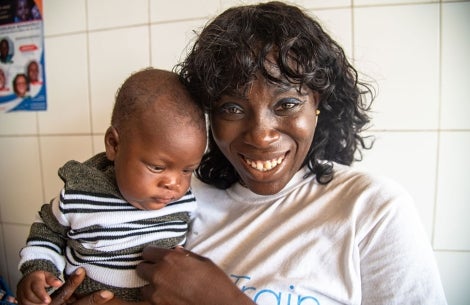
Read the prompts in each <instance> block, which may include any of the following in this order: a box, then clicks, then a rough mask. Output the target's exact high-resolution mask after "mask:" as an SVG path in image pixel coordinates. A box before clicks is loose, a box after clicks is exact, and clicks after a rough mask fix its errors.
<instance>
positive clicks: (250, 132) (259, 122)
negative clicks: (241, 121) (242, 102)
mask: <svg viewBox="0 0 470 305" xmlns="http://www.w3.org/2000/svg"><path fill="white" fill-rule="evenodd" d="M279 138H280V133H279V131H278V130H277V123H276V120H275V119H274V118H272V117H271V116H270V115H266V114H265V115H256V116H253V117H252V118H251V119H250V123H249V124H247V132H246V137H245V139H246V140H245V141H246V143H248V144H251V145H253V146H256V147H261V148H262V147H267V146H269V145H271V144H272V143H274V142H276V141H277V140H279Z"/></svg>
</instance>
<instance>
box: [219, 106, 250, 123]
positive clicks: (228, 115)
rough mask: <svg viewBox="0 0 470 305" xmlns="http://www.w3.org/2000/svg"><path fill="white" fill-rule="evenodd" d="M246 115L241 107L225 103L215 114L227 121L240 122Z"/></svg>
mask: <svg viewBox="0 0 470 305" xmlns="http://www.w3.org/2000/svg"><path fill="white" fill-rule="evenodd" d="M244 113H245V112H244V110H243V108H242V107H241V106H240V105H238V104H234V103H225V104H222V105H220V106H219V107H217V109H216V111H215V112H214V113H213V114H214V115H216V116H219V117H220V118H222V119H226V120H238V119H240V118H241V117H242V116H243V114H244Z"/></svg>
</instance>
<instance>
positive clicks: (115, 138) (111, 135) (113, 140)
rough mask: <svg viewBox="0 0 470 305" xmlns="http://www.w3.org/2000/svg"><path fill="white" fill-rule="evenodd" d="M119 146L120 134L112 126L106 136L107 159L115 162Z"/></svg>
mask: <svg viewBox="0 0 470 305" xmlns="http://www.w3.org/2000/svg"><path fill="white" fill-rule="evenodd" d="M118 146H119V133H118V131H117V129H116V128H114V127H113V126H110V127H109V128H108V130H106V133H105V135H104V147H105V149H106V157H107V158H108V159H109V160H110V161H114V158H115V156H116V153H117V150H118Z"/></svg>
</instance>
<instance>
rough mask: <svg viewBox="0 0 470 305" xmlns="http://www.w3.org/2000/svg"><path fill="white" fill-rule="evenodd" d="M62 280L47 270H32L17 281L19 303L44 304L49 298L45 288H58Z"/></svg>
mask: <svg viewBox="0 0 470 305" xmlns="http://www.w3.org/2000/svg"><path fill="white" fill-rule="evenodd" d="M60 286H62V281H61V280H59V279H58V278H57V277H56V276H55V275H54V274H52V273H50V272H47V271H41V270H39V271H34V272H31V273H29V274H27V275H25V276H24V277H23V278H22V279H21V281H20V282H19V283H18V288H17V298H18V302H19V304H21V305H46V304H49V303H50V302H51V298H50V296H49V294H48V293H47V291H46V288H49V287H53V288H58V287H60Z"/></svg>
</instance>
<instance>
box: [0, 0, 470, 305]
mask: <svg viewBox="0 0 470 305" xmlns="http://www.w3.org/2000/svg"><path fill="white" fill-rule="evenodd" d="M251 2H255V1H251ZM296 2H297V3H299V4H301V5H303V6H304V7H306V8H308V9H311V12H312V13H313V14H315V15H316V16H318V18H320V20H322V22H323V23H324V24H325V25H326V26H327V28H328V29H329V31H330V33H331V34H332V35H333V36H334V37H335V38H336V39H337V40H338V41H339V42H340V43H341V44H342V45H343V46H344V48H345V50H346V52H347V54H348V55H349V56H350V57H351V58H353V59H354V62H355V64H356V66H357V67H358V68H359V69H360V70H362V72H364V73H365V74H366V75H368V76H370V77H372V78H373V79H375V80H376V81H377V86H378V88H379V95H378V98H377V100H376V103H375V105H374V111H375V120H374V126H373V128H372V129H371V130H370V132H371V133H373V134H375V135H376V136H377V142H376V146H375V148H374V149H373V150H372V151H369V152H367V153H366V154H365V160H364V161H363V162H361V163H358V164H357V165H356V166H358V167H362V168H365V169H367V170H371V171H374V172H379V173H382V174H385V175H388V176H391V177H393V178H395V179H396V180H398V181H399V182H401V183H402V184H403V185H404V186H405V187H407V188H408V189H409V191H410V192H411V194H412V195H413V196H414V198H415V199H416V207H417V209H418V211H419V213H420V216H421V219H422V222H423V224H424V226H425V229H426V231H427V233H428V235H429V240H430V242H431V243H432V245H433V248H434V250H435V254H436V257H437V260H438V264H439V267H440V271H441V276H442V279H443V283H444V286H445V290H446V294H447V297H448V300H449V304H452V305H458V304H470V291H469V289H468V287H467V285H468V283H469V282H470V237H469V236H468V234H469V233H470V221H468V220H467V218H468V215H470V190H469V189H470V160H469V156H470V119H467V116H468V115H469V113H470V81H469V80H470V77H469V76H468V73H469V72H468V71H470V57H469V56H468V54H470V1H425V0H415V1H406V0H298V1H296ZM235 3H236V2H235V1H232V0H177V1H166V0H133V1H132V4H131V2H130V1H126V0H44V19H45V20H44V23H45V35H46V39H45V48H46V75H47V82H48V87H47V90H48V110H47V111H45V112H37V113H35V112H20V113H8V114H2V115H0V147H1V149H0V172H1V173H2V175H1V178H0V238H1V241H0V274H1V275H3V276H4V277H6V278H7V279H8V280H9V282H10V285H11V286H12V288H13V287H14V286H16V282H17V280H18V278H19V274H18V272H17V270H16V265H17V262H18V251H19V249H20V247H21V246H22V245H23V243H24V241H25V238H26V236H27V234H28V230H29V226H30V224H31V222H32V220H33V217H34V214H35V213H36V211H37V210H38V208H39V207H40V205H41V204H42V203H43V202H45V201H46V200H48V199H50V198H51V197H53V196H55V195H56V194H57V192H58V190H59V189H60V187H61V183H60V180H59V179H58V178H57V175H56V172H57V169H58V167H59V166H60V165H61V164H62V163H63V162H65V161H66V160H69V159H78V160H84V159H86V158H88V157H89V156H91V155H92V154H94V153H97V152H99V151H101V150H103V140H102V138H103V133H104V131H105V129H106V127H107V125H108V122H109V118H110V111H111V107H112V104H113V102H114V100H113V99H114V94H115V92H116V90H117V88H118V86H119V85H120V83H121V82H122V81H123V80H124V79H125V78H126V77H127V76H128V75H129V74H130V73H131V72H133V71H136V70H139V69H141V68H143V67H145V66H149V65H152V66H155V67H160V68H171V67H172V66H173V65H174V64H175V63H176V62H177V61H178V60H179V59H180V58H181V57H182V56H184V52H183V50H184V48H185V47H186V45H187V44H188V43H190V42H191V39H192V37H194V36H193V33H192V30H194V29H197V28H198V27H200V26H202V25H203V24H204V23H205V22H206V21H207V19H208V18H209V17H210V16H213V15H215V14H217V13H219V12H221V10H222V9H224V8H226V7H228V6H231V5H232V4H235Z"/></svg>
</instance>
